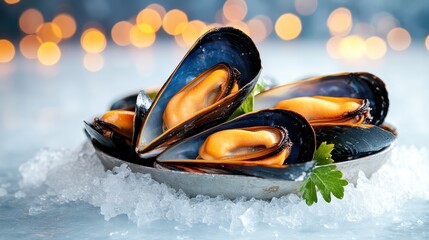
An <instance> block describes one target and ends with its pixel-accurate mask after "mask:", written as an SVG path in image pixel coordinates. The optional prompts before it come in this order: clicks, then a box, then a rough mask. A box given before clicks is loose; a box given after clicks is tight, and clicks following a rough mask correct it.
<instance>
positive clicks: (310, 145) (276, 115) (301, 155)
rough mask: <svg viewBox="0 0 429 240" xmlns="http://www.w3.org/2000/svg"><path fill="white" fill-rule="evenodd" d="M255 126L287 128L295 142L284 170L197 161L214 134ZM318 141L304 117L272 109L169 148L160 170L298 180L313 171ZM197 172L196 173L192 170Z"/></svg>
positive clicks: (245, 116) (243, 117) (158, 159)
mask: <svg viewBox="0 0 429 240" xmlns="http://www.w3.org/2000/svg"><path fill="white" fill-rule="evenodd" d="M255 126H271V127H279V126H280V127H284V128H285V129H286V130H287V133H288V137H289V139H290V141H291V142H292V146H291V149H290V153H289V156H288V157H287V159H286V160H285V163H284V166H283V168H274V167H265V166H243V165H239V164H236V163H234V164H229V163H222V164H216V163H213V162H209V161H206V162H207V163H205V160H196V159H197V157H198V155H199V148H200V146H201V145H202V144H203V143H204V141H205V140H206V139H207V138H208V137H209V136H210V135H212V134H214V133H217V132H219V131H223V130H229V129H243V128H250V127H255ZM314 150H315V139H314V132H313V128H312V127H311V126H310V124H309V123H308V122H307V121H306V120H305V119H304V118H303V117H302V116H301V115H298V114H296V113H294V112H291V111H285V110H280V109H269V110H261V111H258V112H253V113H249V114H245V115H242V116H241V117H238V118H236V119H234V120H231V121H228V122H225V123H223V124H220V125H217V126H215V127H213V128H210V129H208V130H206V131H204V132H202V133H200V134H197V135H195V136H192V137H189V138H187V139H185V140H183V141H181V142H179V143H177V144H175V145H173V146H171V147H170V148H168V149H167V150H166V151H164V152H163V153H162V154H160V155H159V156H158V157H157V162H158V165H159V167H161V168H166V169H170V170H172V169H175V170H182V171H186V169H189V170H190V171H193V172H204V173H214V172H218V173H221V174H226V173H229V174H241V175H248V176H257V177H262V178H274V179H285V180H295V179H297V178H299V177H300V176H303V175H305V174H306V173H307V172H308V171H310V170H311V169H312V168H313V166H314V163H308V162H310V161H311V160H312V159H313V154H314ZM192 168H194V169H192ZM216 169H218V170H219V171H218V170H216Z"/></svg>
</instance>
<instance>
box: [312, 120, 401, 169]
mask: <svg viewBox="0 0 429 240" xmlns="http://www.w3.org/2000/svg"><path fill="white" fill-rule="evenodd" d="M314 132H315V133H316V142H317V145H320V143H322V142H329V143H333V144H334V150H333V151H332V158H333V159H334V160H335V162H344V161H349V160H352V159H356V158H361V157H365V156H368V155H371V154H374V153H377V152H379V151H382V150H383V149H385V148H387V147H389V146H390V145H391V144H392V143H394V141H395V140H396V136H395V135H394V134H393V133H392V132H390V131H387V130H384V129H383V128H381V127H378V126H374V125H360V126H347V125H339V126H317V127H314Z"/></svg>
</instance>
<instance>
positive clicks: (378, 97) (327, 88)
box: [255, 72, 389, 125]
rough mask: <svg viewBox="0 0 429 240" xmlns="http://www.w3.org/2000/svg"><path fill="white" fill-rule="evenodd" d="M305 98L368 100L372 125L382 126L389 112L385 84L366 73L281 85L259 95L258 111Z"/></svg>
mask: <svg viewBox="0 0 429 240" xmlns="http://www.w3.org/2000/svg"><path fill="white" fill-rule="evenodd" d="M305 96H331V97H351V98H360V99H368V100H369V102H370V108H371V109H372V110H371V116H372V120H371V122H370V124H373V125H381V124H382V123H383V122H384V119H385V118H386V115H387V111H388V109H389V97H388V94H387V90H386V85H385V84H384V82H383V81H382V80H381V79H380V78H378V77H377V76H375V75H373V74H371V73H366V72H356V73H341V74H336V75H327V76H320V77H314V78H310V79H307V80H301V81H297V82H294V83H290V84H286V85H282V86H278V87H275V88H273V89H271V90H268V91H265V92H262V93H260V94H258V95H257V96H256V97H255V109H256V110H259V109H265V108H271V107H274V106H275V105H276V104H277V103H278V102H280V101H281V100H285V99H290V98H296V97H305Z"/></svg>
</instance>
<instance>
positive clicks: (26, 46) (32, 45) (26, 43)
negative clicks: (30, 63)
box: [19, 34, 42, 59]
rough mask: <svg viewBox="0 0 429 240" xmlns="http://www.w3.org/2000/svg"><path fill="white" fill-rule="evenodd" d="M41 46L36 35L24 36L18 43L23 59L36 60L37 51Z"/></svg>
mask: <svg viewBox="0 0 429 240" xmlns="http://www.w3.org/2000/svg"><path fill="white" fill-rule="evenodd" d="M41 44H42V42H41V41H40V39H39V38H38V37H37V36H36V35H34V34H31V35H26V36H25V37H23V38H22V39H21V41H20V42H19V50H20V51H21V54H22V55H23V56H24V57H25V58H27V59H36V58H37V50H38V49H39V47H40V45H41Z"/></svg>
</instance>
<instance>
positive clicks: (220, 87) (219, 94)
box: [136, 27, 261, 159]
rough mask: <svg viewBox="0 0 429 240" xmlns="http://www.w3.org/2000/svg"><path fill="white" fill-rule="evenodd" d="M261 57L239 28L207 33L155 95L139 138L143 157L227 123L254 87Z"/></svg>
mask: <svg viewBox="0 0 429 240" xmlns="http://www.w3.org/2000/svg"><path fill="white" fill-rule="evenodd" d="M260 71H261V60H260V57H259V53H258V50H257V49H256V46H255V44H254V43H253V42H252V40H251V39H250V38H249V37H248V36H247V35H246V34H244V33H243V32H241V31H240V30H237V29H234V28H229V27H225V28H216V29H213V30H211V31H209V32H207V33H206V34H205V35H203V36H202V37H201V38H200V39H199V40H198V41H197V42H196V43H195V45H194V46H193V47H192V48H191V49H190V50H189V52H188V53H187V54H186V55H185V57H184V58H183V60H182V61H181V63H180V64H179V65H178V67H177V68H176V70H174V72H173V73H172V75H171V76H170V77H169V79H168V80H167V82H166V83H165V84H164V86H163V87H162V88H161V90H160V92H159V93H158V95H157V97H156V98H155V100H154V102H153V104H152V106H151V108H150V110H149V112H148V115H147V117H146V118H145V119H144V121H143V126H142V128H141V129H140V133H139V138H138V141H137V149H136V151H137V153H138V154H139V156H140V157H141V158H145V159H147V158H151V157H154V156H157V155H158V154H159V153H161V152H162V151H164V150H165V149H166V148H167V147H169V146H170V145H172V144H173V143H175V142H178V141H180V140H182V139H184V138H187V137H190V136H192V135H195V134H197V133H199V132H202V131H204V130H206V129H209V128H210V127H213V126H215V125H218V124H219V123H222V122H224V121H225V120H227V119H228V117H229V116H230V115H231V114H232V113H233V112H234V111H235V109H236V108H238V107H239V106H240V105H241V104H242V102H243V101H244V100H245V98H246V97H247V96H248V95H249V94H250V92H251V91H252V89H253V88H254V86H255V84H256V82H257V80H258V77H259V74H260Z"/></svg>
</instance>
